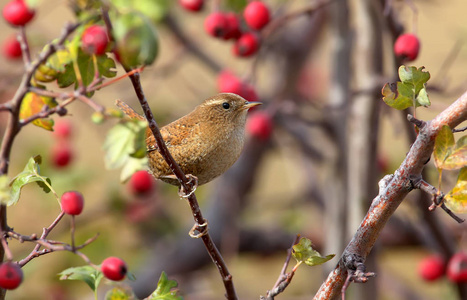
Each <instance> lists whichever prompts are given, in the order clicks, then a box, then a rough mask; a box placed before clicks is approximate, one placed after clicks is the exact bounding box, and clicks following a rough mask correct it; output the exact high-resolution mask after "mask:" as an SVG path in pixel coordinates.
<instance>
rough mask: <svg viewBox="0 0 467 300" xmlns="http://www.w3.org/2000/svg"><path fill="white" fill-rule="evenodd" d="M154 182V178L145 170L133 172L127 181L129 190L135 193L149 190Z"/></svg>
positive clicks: (144, 192)
mask: <svg viewBox="0 0 467 300" xmlns="http://www.w3.org/2000/svg"><path fill="white" fill-rule="evenodd" d="M154 184H155V182H154V178H153V177H152V176H151V175H150V174H149V173H148V172H147V171H143V170H141V171H137V172H135V173H134V174H133V176H131V178H130V181H129V187H130V191H131V192H132V193H133V194H136V195H141V194H146V193H149V192H151V191H152V189H153V188H154Z"/></svg>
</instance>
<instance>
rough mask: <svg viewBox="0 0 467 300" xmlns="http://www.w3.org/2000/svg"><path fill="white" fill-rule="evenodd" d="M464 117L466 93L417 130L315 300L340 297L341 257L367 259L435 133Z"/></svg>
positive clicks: (344, 269)
mask: <svg viewBox="0 0 467 300" xmlns="http://www.w3.org/2000/svg"><path fill="white" fill-rule="evenodd" d="M466 118H467V92H465V93H464V94H463V95H462V96H461V97H460V98H459V99H457V100H456V101H455V102H454V103H453V104H452V105H451V106H449V107H448V108H447V109H445V110H444V111H443V112H441V113H440V114H439V115H438V116H437V117H435V118H434V119H433V120H431V121H428V122H426V125H425V126H424V127H423V128H420V132H419V135H418V136H417V139H416V140H415V142H414V144H413V145H412V147H411V149H410V151H409V153H408V154H407V156H406V158H405V160H404V161H403V162H402V164H401V166H400V167H399V169H397V170H396V172H394V175H390V177H387V176H386V177H385V178H383V180H382V181H380V191H379V194H378V196H376V197H375V198H374V199H373V202H372V205H371V207H370V209H369V210H368V212H367V214H366V216H365V218H364V219H363V221H362V222H361V224H360V226H359V228H358V229H357V231H356V233H355V235H354V236H353V238H352V240H351V241H350V243H349V244H348V245H347V247H346V249H345V250H344V253H343V255H342V257H341V259H340V260H339V263H338V264H337V266H336V267H335V269H334V270H333V271H332V272H331V273H330V274H329V276H328V278H327V279H326V281H325V282H324V283H323V284H322V285H321V287H320V289H319V290H318V292H317V293H316V295H315V297H314V299H315V300H317V299H337V298H338V297H339V296H340V291H341V289H342V286H343V284H344V281H345V279H346V276H347V273H348V270H347V267H346V266H345V264H344V261H343V257H346V256H349V255H355V256H357V257H360V258H362V259H363V260H365V259H366V257H367V256H368V254H369V253H370V251H371V249H372V248H373V246H374V244H375V242H376V240H377V238H378V236H379V234H380V232H381V230H382V229H383V227H384V226H385V224H386V222H387V221H388V220H389V218H390V217H391V216H392V214H393V213H394V212H395V210H396V209H397V208H398V207H399V205H400V204H401V203H402V201H403V200H404V198H405V197H406V196H407V194H408V193H409V192H410V191H411V190H412V189H413V187H412V186H411V184H410V179H411V178H414V177H418V176H420V174H421V172H422V170H423V168H424V167H425V162H426V161H428V159H429V158H430V156H431V153H432V152H433V147H434V142H435V138H436V135H437V133H438V131H439V130H440V129H441V127H442V126H443V125H448V126H450V127H451V128H454V127H455V126H457V125H459V124H460V123H461V122H463V121H465V120H466ZM388 176H389V175H388Z"/></svg>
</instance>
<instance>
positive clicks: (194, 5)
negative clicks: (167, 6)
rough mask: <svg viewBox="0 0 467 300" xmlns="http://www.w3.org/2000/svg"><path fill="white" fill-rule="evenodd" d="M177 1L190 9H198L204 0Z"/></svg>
mask: <svg viewBox="0 0 467 300" xmlns="http://www.w3.org/2000/svg"><path fill="white" fill-rule="evenodd" d="M178 2H179V3H180V5H181V6H182V7H183V8H185V9H186V10H191V11H200V10H201V9H202V8H203V5H204V0H179V1H178Z"/></svg>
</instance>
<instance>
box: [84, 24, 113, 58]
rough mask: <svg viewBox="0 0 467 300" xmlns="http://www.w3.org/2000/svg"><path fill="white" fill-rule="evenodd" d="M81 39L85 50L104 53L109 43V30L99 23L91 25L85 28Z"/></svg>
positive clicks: (97, 53) (98, 53)
mask: <svg viewBox="0 0 467 300" xmlns="http://www.w3.org/2000/svg"><path fill="white" fill-rule="evenodd" d="M81 41H82V45H83V50H84V51H86V52H87V53H89V54H96V55H102V54H104V53H105V50H106V49H107V45H108V43H109V38H108V36H107V30H105V28H104V27H102V26H99V25H91V26H89V27H88V28H86V29H85V30H84V32H83V35H82V36H81Z"/></svg>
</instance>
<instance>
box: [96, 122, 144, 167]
mask: <svg viewBox="0 0 467 300" xmlns="http://www.w3.org/2000/svg"><path fill="white" fill-rule="evenodd" d="M146 128H147V122H145V121H140V120H128V121H125V122H120V123H118V124H117V125H115V126H114V127H113V128H112V129H110V130H109V133H108V134H107V137H106V139H105V142H104V150H105V152H106V155H105V165H106V167H107V168H108V169H115V168H120V167H122V166H123V165H124V164H125V163H126V162H127V160H128V159H129V157H130V156H132V155H134V154H135V153H139V152H140V151H142V149H140V148H138V147H142V148H143V149H144V151H146V144H145V141H144V133H145V132H146ZM138 139H141V140H142V141H138Z"/></svg>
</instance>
